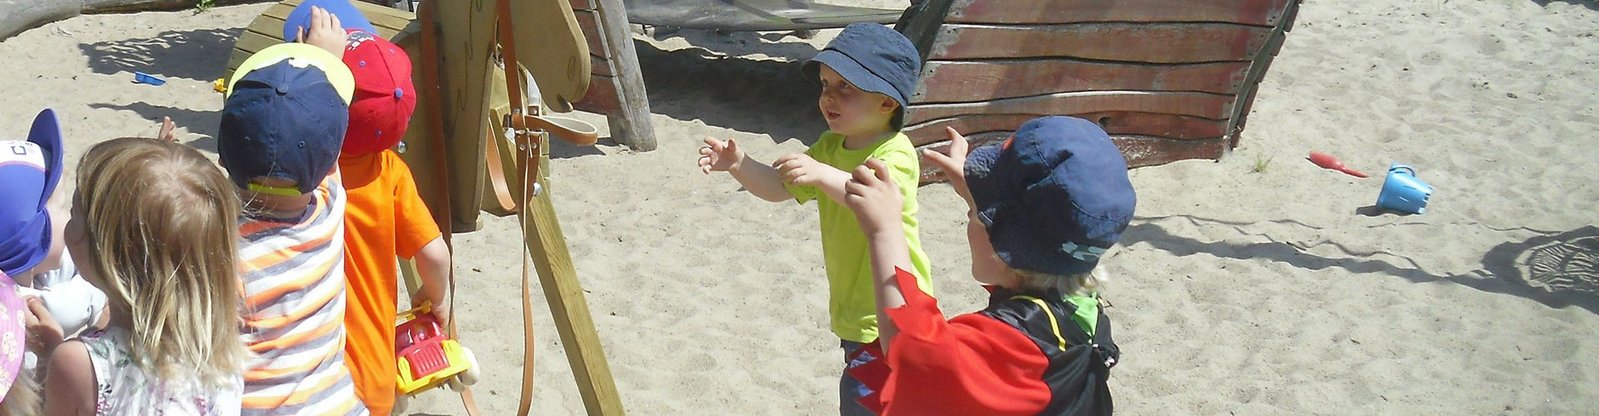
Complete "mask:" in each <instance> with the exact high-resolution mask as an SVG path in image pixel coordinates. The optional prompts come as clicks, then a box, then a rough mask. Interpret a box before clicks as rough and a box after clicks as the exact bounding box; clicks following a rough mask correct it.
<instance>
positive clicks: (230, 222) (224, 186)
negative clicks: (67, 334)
mask: <svg viewBox="0 0 1599 416" xmlns="http://www.w3.org/2000/svg"><path fill="white" fill-rule="evenodd" d="M77 178H78V181H77V182H78V190H77V195H76V196H75V200H74V201H73V202H74V203H75V204H77V209H78V210H76V214H77V215H81V216H82V217H81V218H79V220H81V221H82V224H83V232H84V234H85V236H84V238H85V240H86V243H87V244H89V246H90V249H91V250H92V251H93V253H92V254H90V255H88V256H87V257H90V258H89V259H85V260H80V261H79V262H78V264H79V267H82V268H85V269H89V270H92V271H93V273H85V275H86V277H88V275H92V276H93V277H91V279H92V281H93V282H94V283H95V285H96V286H99V287H100V288H101V289H102V290H104V291H105V292H106V298H107V300H108V305H107V306H108V307H109V308H111V310H112V313H113V314H119V315H122V316H123V317H126V318H127V320H128V322H131V323H132V324H131V326H132V327H131V328H127V329H128V330H129V332H131V336H132V341H131V342H132V344H133V345H130V346H129V350H130V351H131V352H132V355H133V357H134V358H135V360H136V361H137V364H138V365H139V366H140V368H142V369H144V370H145V371H146V372H147V373H149V374H151V375H154V376H157V377H160V378H161V379H163V380H185V379H189V380H197V381H198V382H199V383H200V384H199V386H198V387H201V388H206V389H208V390H215V389H219V388H223V387H224V386H227V385H229V384H230V383H231V382H230V380H237V379H238V376H239V374H241V372H242V371H243V370H242V366H243V360H244V358H245V350H244V346H243V344H242V343H241V342H240V341H239V311H238V307H239V303H240V300H239V297H240V294H241V293H242V291H241V287H240V281H239V270H240V269H239V267H238V238H239V236H238V225H237V224H238V223H237V221H238V216H239V209H240V208H239V206H240V205H239V199H238V195H237V194H236V193H235V192H234V186H233V183H232V182H230V181H228V178H227V177H226V176H225V175H223V174H222V171H221V170H219V169H217V167H216V166H215V165H213V164H212V163H211V161H210V160H207V159H206V158H205V156H202V155H201V154H200V152H199V151H197V150H195V149H194V148H191V147H189V146H185V145H182V144H178V143H171V142H165V141H161V140H152V139H142V138H121V139H113V140H110V141H106V142H102V143H100V144H97V145H95V146H94V147H93V148H91V149H89V153H88V154H86V155H84V157H83V160H82V161H81V162H80V163H79V164H78V177H77Z"/></svg>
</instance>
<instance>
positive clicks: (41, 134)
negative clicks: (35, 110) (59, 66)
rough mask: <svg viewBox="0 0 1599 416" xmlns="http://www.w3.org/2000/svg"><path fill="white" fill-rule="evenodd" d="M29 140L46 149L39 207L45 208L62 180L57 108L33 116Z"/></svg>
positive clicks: (59, 124) (59, 123)
mask: <svg viewBox="0 0 1599 416" xmlns="http://www.w3.org/2000/svg"><path fill="white" fill-rule="evenodd" d="M28 141H30V142H33V144H37V145H39V148H40V149H43V150H44V163H45V167H44V169H45V172H44V177H45V179H44V195H43V196H42V197H41V198H40V200H39V209H44V207H45V205H46V204H48V203H49V199H50V195H54V194H55V190H56V184H57V183H58V182H60V181H61V165H62V161H61V160H62V158H61V156H62V155H61V153H62V152H61V122H60V120H59V119H57V118H56V112H55V110H52V109H48V108H46V109H44V111H40V112H39V115H38V116H35V117H34V118H33V127H30V128H29V129H28Z"/></svg>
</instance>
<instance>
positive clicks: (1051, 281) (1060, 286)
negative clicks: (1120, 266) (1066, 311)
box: [1013, 268, 1104, 296]
mask: <svg viewBox="0 0 1599 416" xmlns="http://www.w3.org/2000/svg"><path fill="white" fill-rule="evenodd" d="M1013 270H1014V271H1015V272H1016V277H1017V278H1018V280H1020V281H1021V286H1022V287H1023V288H1026V289H1036V290H1049V289H1054V290H1058V291H1060V293H1061V294H1062V295H1077V296H1091V295H1095V294H1098V293H1099V286H1100V283H1101V282H1102V281H1103V280H1104V279H1103V278H1102V277H1101V274H1102V273H1103V272H1101V271H1100V270H1099V269H1098V268H1095V269H1094V270H1093V271H1089V272H1087V273H1079V274H1074V275H1067V276H1061V275H1054V274H1045V273H1039V272H1034V271H1028V270H1020V269H1013Z"/></svg>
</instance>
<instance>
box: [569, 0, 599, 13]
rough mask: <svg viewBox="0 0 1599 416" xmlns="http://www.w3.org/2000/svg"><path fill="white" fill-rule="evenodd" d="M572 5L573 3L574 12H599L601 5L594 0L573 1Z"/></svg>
mask: <svg viewBox="0 0 1599 416" xmlns="http://www.w3.org/2000/svg"><path fill="white" fill-rule="evenodd" d="M570 3H572V11H578V10H599V8H600V6H599V3H598V2H595V1H593V0H571V1H570Z"/></svg>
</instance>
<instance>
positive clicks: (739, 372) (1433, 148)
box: [0, 0, 1599, 415]
mask: <svg viewBox="0 0 1599 416" xmlns="http://www.w3.org/2000/svg"><path fill="white" fill-rule="evenodd" d="M1542 3H1544V2H1530V1H1495V2H1465V1H1453V2H1449V1H1439V0H1428V1H1421V2H1408V1H1397V0H1373V1H1365V2H1310V3H1307V4H1305V6H1304V7H1303V9H1302V10H1301V12H1300V16H1299V21H1298V25H1297V27H1295V28H1294V30H1293V32H1292V33H1291V34H1290V35H1289V37H1288V40H1287V43H1286V45H1285V46H1284V47H1283V49H1282V53H1281V54H1280V55H1279V56H1278V58H1277V60H1276V61H1275V63H1274V64H1273V66H1272V68H1271V72H1270V73H1269V74H1268V75H1267V76H1266V77H1265V81H1264V82H1263V84H1262V85H1261V88H1260V92H1259V95H1258V98H1257V101H1256V102H1255V105H1254V111H1253V113H1252V114H1251V115H1250V116H1249V124H1248V128H1247V130H1246V131H1245V132H1244V133H1243V137H1242V145H1241V146H1240V147H1239V148H1238V149H1237V150H1236V151H1235V152H1234V153H1233V154H1232V155H1230V156H1229V157H1227V158H1224V159H1222V160H1221V161H1220V162H1212V161H1185V162H1179V163H1173V164H1170V165H1165V166H1159V167H1150V168H1142V169H1137V170H1134V171H1132V174H1131V175H1132V178H1133V183H1134V185H1135V186H1136V187H1137V189H1138V195H1139V199H1140V201H1139V206H1138V219H1137V220H1136V221H1135V222H1134V223H1133V225H1132V226H1131V228H1129V230H1128V231H1127V233H1126V235H1125V236H1124V239H1123V248H1122V249H1121V250H1120V251H1119V252H1118V253H1117V254H1116V255H1115V256H1114V257H1112V258H1111V259H1109V260H1107V261H1106V262H1105V263H1104V264H1105V266H1106V267H1107V268H1108V269H1109V270H1110V271H1111V272H1112V273H1113V274H1114V280H1113V281H1112V282H1111V284H1110V285H1111V286H1110V289H1109V291H1108V297H1109V299H1110V300H1111V301H1112V302H1113V303H1114V304H1115V306H1114V307H1112V308H1111V309H1109V313H1111V314H1113V319H1114V322H1115V334H1116V336H1117V340H1118V341H1119V343H1120V345H1121V348H1122V351H1123V354H1124V355H1123V360H1122V362H1121V363H1120V365H1118V366H1117V367H1116V369H1115V370H1114V372H1113V376H1112V379H1111V386H1112V389H1113V392H1114V394H1115V397H1116V399H1117V402H1118V404H1119V406H1118V410H1120V411H1121V412H1122V413H1123V414H1132V415H1144V414H1223V413H1227V414H1350V413H1383V414H1451V415H1452V414H1501V413H1504V414H1536V415H1544V414H1589V413H1591V412H1592V411H1593V410H1592V406H1593V405H1594V404H1595V403H1599V393H1596V392H1599V361H1596V360H1594V359H1593V358H1594V357H1599V344H1596V340H1599V315H1596V314H1599V279H1596V278H1595V271H1594V269H1593V267H1594V263H1593V262H1592V259H1594V258H1595V257H1596V256H1599V254H1596V252H1595V248H1596V247H1599V245H1595V244H1594V241H1596V239H1599V228H1596V227H1595V225H1596V222H1599V221H1596V220H1599V212H1596V210H1595V201H1599V187H1596V185H1595V182H1596V179H1599V175H1596V173H1595V172H1596V171H1599V161H1595V159H1596V158H1595V155H1599V153H1596V152H1595V151H1594V150H1592V149H1594V148H1595V146H1599V135H1596V134H1595V133H1594V132H1595V131H1599V121H1596V120H1599V110H1596V105H1599V104H1596V103H1599V92H1596V89H1595V88H1594V86H1595V85H1599V72H1596V71H1594V70H1592V68H1594V66H1595V59H1596V58H1594V57H1595V56H1599V29H1596V28H1599V10H1595V9H1594V8H1595V6H1594V5H1593V4H1594V3H1592V2H1575V3H1573V2H1550V3H1548V4H1542ZM869 4H874V5H879V6H893V5H895V4H897V2H892V1H887V0H876V1H873V2H870V3H869ZM265 7H266V6H265V5H247V6H238V7H222V8H216V9H213V10H211V11H208V12H205V13H201V14H194V13H191V12H172V13H140V14H130V15H101V16H83V17H76V18H73V19H70V20H66V21H62V22H58V23H53V24H49V25H45V26H43V27H40V28H37V29H33V30H30V31H27V32H24V33H22V34H20V35H18V36H16V37H14V38H11V39H7V40H5V41H3V42H0V68H4V71H0V73H3V74H5V75H4V76H5V79H6V82H5V83H4V84H3V85H4V86H3V87H0V92H3V93H0V126H4V127H0V134H3V135H7V136H18V135H20V134H22V131H23V130H24V129H25V127H24V126H25V125H26V124H25V123H26V122H27V121H28V120H29V119H31V117H32V116H33V114H34V113H35V112H36V111H37V110H38V109H39V108H41V107H46V106H49V107H54V108H56V109H57V110H58V111H60V112H61V115H62V119H63V121H64V122H65V123H66V129H65V130H66V132H65V133H66V136H67V150H68V152H69V153H68V155H67V162H68V163H69V164H74V163H76V161H77V159H78V156H80V155H81V154H82V153H83V152H84V151H85V150H86V149H87V148H88V146H90V145H91V144H93V143H95V142H97V141H100V140H104V139H108V138H112V137H118V136H126V135H152V134H154V133H155V131H156V124H155V120H158V119H159V117H160V116H163V115H169V116H172V117H173V118H174V119H176V120H177V121H178V122H179V123H180V124H181V125H183V126H184V127H186V129H187V130H185V136H184V139H183V140H184V141H185V142H187V143H191V144H193V145H195V146H196V147H199V148H202V149H212V148H214V146H215V141H214V136H215V133H216V125H217V120H218V116H217V111H218V110H219V108H220V105H221V100H220V96H218V95H216V94H215V93H212V92H211V90H210V84H209V83H210V80H211V79H214V78H216V77H217V76H220V73H221V72H222V67H223V65H224V64H225V63H226V59H227V53H228V50H229V47H230V45H231V43H232V41H233V39H234V37H235V36H237V34H238V33H239V32H240V30H241V29H240V28H242V27H243V26H245V25H246V24H247V23H248V22H249V21H250V20H251V19H252V18H253V17H254V16H255V15H256V14H258V13H260V12H261V11H262V10H263V9H264V8H265ZM834 34H836V31H823V32H821V33H820V34H819V35H818V36H817V37H816V38H815V39H810V40H802V39H798V38H795V37H791V36H789V37H785V36H782V35H781V34H772V33H764V34H754V33H739V34H731V35H721V34H716V33H711V32H703V31H688V30H685V31H681V32H676V33H672V34H659V33H657V34H654V35H646V36H639V37H637V39H638V40H639V41H638V43H637V45H638V49H639V56H640V60H641V61H642V66H643V68H644V72H645V73H644V76H645V79H646V82H647V83H648V87H649V89H650V91H649V92H650V100H651V108H652V110H653V111H654V115H653V116H652V122H653V123H654V125H655V129H656V132H657V134H658V136H659V137H658V140H659V143H660V148H659V149H658V150H656V151H654V152H647V153H634V152H630V151H627V150H625V148H622V147H619V146H616V145H614V143H613V142H609V141H602V143H601V146H599V147H596V148H582V149H579V148H570V147H561V148H558V149H556V153H557V154H556V156H557V158H558V159H557V160H556V161H555V162H554V166H553V167H552V169H554V175H555V182H554V187H553V190H552V191H553V192H555V194H554V196H555V200H556V206H557V209H558V211H559V213H560V217H561V221H562V223H561V225H562V227H563V228H564V229H565V233H566V236H567V241H568V242H569V243H570V246H571V252H572V255H573V257H574V259H575V261H576V269H577V271H578V274H579V276H580V278H581V279H582V282H583V285H584V288H585V290H586V296H587V297H588V300H589V307H590V309H591V311H592V312H593V315H594V320H595V323H596V324H597V326H598V330H599V334H600V337H601V340H602V341H603V344H604V347H605V352H606V355H607V357H609V360H610V366H611V369H612V371H613V373H614V374H615V376H616V384H617V386H618V388H619V389H620V392H621V396H622V401H623V403H624V406H625V407H626V409H627V410H628V411H629V412H631V413H633V414H640V415H677V414H685V415H687V414H694V415H698V414H829V413H832V412H835V410H834V409H836V406H837V393H836V383H837V374H838V372H839V366H840V358H841V357H840V355H841V353H840V351H839V349H838V347H837V339H836V338H834V337H833V336H832V335H831V333H829V331H828V330H827V329H826V328H827V326H826V319H827V315H826V288H825V279H824V277H823V271H822V261H821V255H820V246H819V245H820V243H819V241H817V240H818V237H817V231H816V227H817V225H816V221H817V220H816V214H815V213H814V212H815V209H814V208H813V207H811V206H798V205H795V204H771V203H767V202H764V201H760V200H758V199H757V198H755V197H753V196H750V195H748V194H746V193H744V192H742V191H740V190H739V187H738V185H737V184H736V183H735V182H734V181H732V180H731V179H730V178H728V177H726V176H725V175H720V174H719V175H710V176H707V175H702V174H701V173H700V172H699V171H698V170H697V169H696V167H695V165H694V158H695V156H696V149H697V147H698V146H699V143H700V139H701V138H703V137H706V136H712V137H720V138H733V139H737V140H739V142H740V143H741V144H742V145H743V146H745V148H746V149H747V150H748V151H749V152H750V153H751V154H753V155H755V156H756V157H757V158H758V159H760V160H771V159H773V158H775V157H777V156H779V155H782V154H784V153H788V152H797V151H800V150H802V149H804V148H805V146H806V145H807V144H808V143H810V142H811V141H812V140H814V137H815V135H816V134H817V133H818V132H819V131H820V130H821V129H822V127H823V124H822V122H821V119H820V117H818V116H817V113H816V110H815V107H814V104H813V101H811V100H813V99H814V91H813V90H812V89H811V88H812V87H810V86H808V85H807V84H805V83H804V82H803V81H800V80H799V78H798V75H797V68H798V65H799V62H801V61H802V60H803V59H805V58H806V57H808V56H809V55H811V54H814V53H815V51H816V50H817V49H818V47H819V45H821V44H823V43H825V42H826V40H827V39H828V38H830V37H831V36H833V35H834ZM132 71H145V72H150V73H154V74H157V75H160V76H164V77H166V78H167V80H168V81H169V82H168V83H167V84H166V85H165V86H162V87H151V86H147V85H139V84H133V83H131V82H130V80H131V79H132V74H131V72H132ZM580 117H583V118H584V119H586V120H589V121H591V122H594V123H596V124H598V125H601V126H603V125H604V123H603V119H602V118H600V117H597V116H593V115H581V116H580ZM602 129H603V127H602ZM1311 150H1321V151H1327V152H1330V153H1332V154H1335V155H1337V156H1339V157H1341V158H1342V159H1343V160H1344V161H1346V162H1348V163H1350V164H1351V165H1352V166H1353V167H1354V168H1356V169H1361V170H1364V171H1366V172H1368V173H1372V174H1376V175H1380V174H1382V173H1383V172H1384V171H1385V170H1386V168H1387V166H1388V164H1389V163H1390V162H1399V163H1406V164H1409V165H1412V166H1414V167H1415V168H1416V169H1417V171H1418V172H1419V175H1420V177H1421V178H1422V179H1424V180H1426V181H1428V182H1429V183H1431V184H1432V185H1433V186H1435V187H1436V189H1437V191H1436V194H1435V195H1434V197H1433V198H1432V201H1431V205H1430V206H1429V207H1428V210H1427V212H1426V213H1425V214H1422V215H1411V216H1400V215H1395V214H1386V213H1380V212H1377V211H1375V210H1373V209H1371V208H1370V207H1371V206H1372V205H1373V203H1374V201H1375V200H1376V196H1377V192H1378V189H1379V188H1380V186H1381V179H1379V178H1372V179H1364V180H1361V179H1355V178H1352V177H1348V176H1343V175H1341V174H1338V173H1334V172H1330V171H1325V170H1321V169H1319V168H1317V167H1315V166H1313V165H1311V164H1310V163H1308V162H1306V161H1305V160H1304V158H1305V155H1306V153H1307V152H1309V151H1311ZM208 151H209V150H208ZM1257 167H1263V168H1264V169H1260V171H1259V172H1257V171H1256V170H1257ZM920 193H921V195H920V200H921V204H922V207H923V211H922V212H921V220H922V222H923V226H922V239H923V242H924V247H925V248H926V250H927V252H928V254H929V255H930V256H931V258H932V259H933V263H934V272H935V276H934V277H935V279H934V280H935V284H936V286H937V287H938V290H939V294H940V295H941V297H942V299H943V304H944V305H945V309H946V312H948V313H956V312H966V311H971V310H975V309H976V308H978V307H980V306H981V304H982V302H983V301H984V296H983V293H982V291H981V290H980V289H979V288H977V287H976V286H975V285H974V284H973V282H972V281H971V280H970V278H969V277H968V274H966V271H967V270H968V267H969V266H970V259H969V256H968V254H967V253H968V252H967V248H966V242H965V236H964V226H965V223H964V221H965V220H964V218H965V216H964V209H965V208H964V207H963V206H961V204H960V200H959V198H957V197H956V196H955V195H954V193H953V192H952V191H951V190H950V188H949V187H948V186H947V185H931V186H927V187H924V188H922V189H921V191H920ZM514 224H515V222H514V220H512V219H507V218H494V217H491V216H485V226H484V227H483V230H481V231H477V232H472V233H465V234H460V235H457V236H456V240H455V241H456V244H457V245H456V247H457V253H456V262H457V263H456V264H457V265H456V272H457V274H458V279H459V283H460V288H459V290H460V292H459V299H460V302H459V304H458V306H457V308H458V309H457V311H458V313H459V316H460V318H459V319H460V320H461V322H462V324H463V327H462V329H463V331H464V335H463V338H464V342H465V343H466V344H467V345H468V346H470V347H471V348H473V349H474V350H475V351H476V353H477V356H478V358H479V360H480V361H481V362H482V363H483V365H484V367H485V372H486V374H485V377H484V379H483V381H482V383H481V384H479V385H478V386H477V388H476V392H477V395H478V399H479V402H480V403H481V404H482V405H483V409H484V411H485V413H486V414H511V413H513V412H514V411H515V407H516V395H517V392H518V390H519V381H520V374H521V368H522V367H521V366H522V363H521V359H520V355H521V345H522V343H521V339H520V337H519V336H517V334H518V333H519V332H520V331H519V324H518V322H517V321H516V319H515V318H514V316H516V311H517V304H518V301H517V299H518V298H517V296H516V294H515V293H516V290H515V289H516V287H517V285H518V282H517V279H518V273H519V270H520V261H519V260H518V258H517V256H516V255H515V252H516V251H517V250H518V247H520V240H519V239H520V235H518V233H517V232H515V231H514V230H515V229H516V227H515V226H514ZM1561 242H1568V243H1570V244H1568V245H1564V246H1562V245H1560V244H1561ZM1581 244H1589V245H1587V246H1585V247H1587V248H1585V249H1580V250H1578V249H1574V248H1573V247H1578V248H1580V247H1584V246H1581ZM1551 256H1554V257H1560V256H1565V257H1564V258H1576V259H1578V261H1576V262H1573V263H1571V264H1570V265H1569V267H1571V268H1572V271H1570V272H1568V273H1566V274H1563V275H1562V274H1558V273H1554V272H1552V271H1551V270H1552V269H1550V268H1549V267H1548V266H1545V262H1544V261H1545V259H1548V258H1554V257H1551ZM1583 256H1587V257H1583ZM1584 258H1586V259H1588V260H1587V261H1588V262H1586V263H1584V262H1583V261H1582V259H1584ZM535 313H536V315H537V321H536V322H535V325H536V326H537V329H538V337H539V338H538V348H537V356H536V359H535V361H534V366H535V369H536V374H537V377H536V380H535V383H536V384H535V385H536V387H537V393H536V395H535V400H534V404H533V409H534V410H535V411H536V412H537V413H538V414H579V413H582V401H581V399H580V397H579V395H578V393H577V389H576V387H575V384H574V383H573V382H572V379H571V375H570V374H571V372H570V370H569V369H568V367H567V361H566V359H565V356H564V355H563V352H562V350H561V343H560V342H559V339H558V336H557V335H556V332H555V331H554V326H553V324H552V322H551V320H550V314H549V311H548V310H547V309H544V308H542V307H541V308H539V309H538V310H536V311H535ZM412 411H414V412H421V413H422V414H461V413H463V412H462V410H461V407H460V404H459V401H458V400H456V399H455V398H454V397H453V396H452V395H451V394H449V393H447V392H443V391H440V392H433V393H428V394H426V395H425V396H423V397H422V398H421V399H420V400H418V401H417V403H415V404H414V405H413V406H412Z"/></svg>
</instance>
